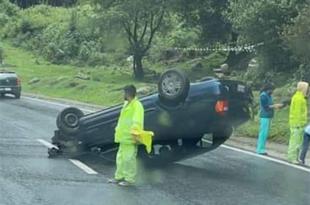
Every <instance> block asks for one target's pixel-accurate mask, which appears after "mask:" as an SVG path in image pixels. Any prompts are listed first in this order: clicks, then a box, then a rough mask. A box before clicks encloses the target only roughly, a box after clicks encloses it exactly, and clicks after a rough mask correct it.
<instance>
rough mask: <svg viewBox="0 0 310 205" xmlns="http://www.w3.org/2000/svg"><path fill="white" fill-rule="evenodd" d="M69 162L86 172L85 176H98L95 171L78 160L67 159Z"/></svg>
mask: <svg viewBox="0 0 310 205" xmlns="http://www.w3.org/2000/svg"><path fill="white" fill-rule="evenodd" d="M69 161H70V162H72V163H73V164H74V165H75V166H77V167H78V168H80V169H81V170H83V171H84V172H86V173H87V174H98V173H97V172H96V171H95V170H93V169H92V168H90V167H89V166H87V165H86V164H84V163H82V162H81V161H79V160H76V159H69Z"/></svg>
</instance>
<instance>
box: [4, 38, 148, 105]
mask: <svg viewBox="0 0 310 205" xmlns="http://www.w3.org/2000/svg"><path fill="white" fill-rule="evenodd" d="M3 48H4V50H5V64H7V65H9V66H8V67H6V68H8V69H10V70H13V71H16V72H17V73H18V75H19V76H20V78H21V80H22V86H23V90H24V91H25V92H31V93H34V94H40V95H46V96H50V97H57V98H66V99H71V100H77V101H82V102H86V103H94V104H97V105H112V104H115V103H119V102H122V99H123V95H122V87H124V86H125V85H126V84H135V85H136V86H137V87H142V86H145V85H146V83H141V82H136V81H134V80H133V78H132V76H131V70H126V69H124V68H122V69H120V68H117V67H115V68H111V67H109V68H106V67H98V68H93V67H74V66H71V65H54V64H51V63H49V62H47V61H45V60H44V59H42V58H39V57H37V56H34V55H33V54H32V53H30V52H27V51H25V50H22V49H20V48H15V47H13V46H11V45H10V44H9V43H7V42H6V43H3ZM79 76H80V77H82V78H86V79H88V78H89V79H88V80H85V79H84V80H82V79H79ZM31 81H32V82H31Z"/></svg>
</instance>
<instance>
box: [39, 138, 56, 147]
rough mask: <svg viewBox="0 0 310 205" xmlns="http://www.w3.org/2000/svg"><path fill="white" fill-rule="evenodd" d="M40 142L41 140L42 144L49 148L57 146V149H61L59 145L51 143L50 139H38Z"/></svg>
mask: <svg viewBox="0 0 310 205" xmlns="http://www.w3.org/2000/svg"><path fill="white" fill-rule="evenodd" d="M37 141H38V142H40V143H41V144H43V145H44V146H46V147H47V148H50V149H51V148H55V149H59V148H58V147H56V146H55V145H53V144H51V143H50V142H48V141H45V140H42V139H37Z"/></svg>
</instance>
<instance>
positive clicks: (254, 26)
mask: <svg viewBox="0 0 310 205" xmlns="http://www.w3.org/2000/svg"><path fill="white" fill-rule="evenodd" d="M305 1H306V0H298V1H287V0H252V1H247V0H233V1H231V2H230V6H229V11H230V12H229V13H228V14H227V16H228V18H229V19H230V21H231V22H232V24H233V29H234V31H235V32H236V33H238V34H239V38H238V40H239V42H242V43H251V44H255V43H261V42H263V43H264V46H261V47H259V48H258V55H259V57H260V58H261V59H262V67H263V69H265V70H274V71H288V70H290V69H292V68H294V67H296V62H295V61H294V60H293V59H292V58H291V57H292V53H291V51H290V49H288V47H287V45H286V44H285V43H284V42H283V39H282V38H281V33H282V32H283V30H284V28H285V26H286V25H289V24H290V23H291V19H292V18H294V17H296V16H297V14H298V11H297V7H298V6H299V5H301V4H303V3H304V2H305Z"/></svg>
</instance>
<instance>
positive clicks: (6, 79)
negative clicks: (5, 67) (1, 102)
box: [0, 70, 21, 98]
mask: <svg viewBox="0 0 310 205" xmlns="http://www.w3.org/2000/svg"><path fill="white" fill-rule="evenodd" d="M5 94H13V95H14V96H15V98H20V95H21V83H20V79H19V78H18V76H17V75H16V73H14V72H11V71H1V70H0V95H1V97H4V96H5Z"/></svg>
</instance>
